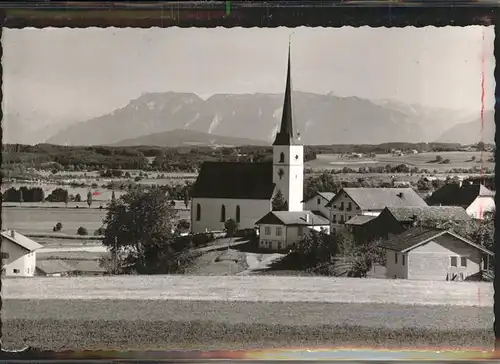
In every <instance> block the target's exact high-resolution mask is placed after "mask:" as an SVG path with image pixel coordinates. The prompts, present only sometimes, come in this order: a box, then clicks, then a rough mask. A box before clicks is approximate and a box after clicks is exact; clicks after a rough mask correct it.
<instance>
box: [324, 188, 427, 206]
mask: <svg viewBox="0 0 500 364" xmlns="http://www.w3.org/2000/svg"><path fill="white" fill-rule="evenodd" d="M343 192H345V193H346V194H347V195H348V196H349V197H350V198H351V199H352V200H353V201H354V203H355V204H357V205H358V206H359V207H360V208H361V209H362V210H383V209H384V208H385V207H386V206H396V207H403V206H427V204H426V203H425V201H424V200H423V199H422V198H421V197H420V196H419V195H418V194H417V193H416V192H415V191H414V190H413V189H412V188H343V189H342V190H341V191H340V192H339V193H337V194H336V195H335V197H334V198H333V199H331V200H330V202H328V203H327V204H326V207H330V206H332V205H333V204H334V203H335V202H336V200H337V199H338V198H340V196H342V195H343Z"/></svg>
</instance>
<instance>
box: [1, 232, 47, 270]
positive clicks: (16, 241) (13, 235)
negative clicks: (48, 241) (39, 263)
mask: <svg viewBox="0 0 500 364" xmlns="http://www.w3.org/2000/svg"><path fill="white" fill-rule="evenodd" d="M0 234H1V236H2V249H1V253H2V276H6V277H33V276H34V275H35V270H36V251H37V250H38V249H41V248H43V246H42V245H40V244H38V243H37V242H35V241H33V240H31V239H30V238H28V237H26V236H24V235H22V234H20V233H18V232H17V231H14V230H6V231H2V232H1V233H0Z"/></svg>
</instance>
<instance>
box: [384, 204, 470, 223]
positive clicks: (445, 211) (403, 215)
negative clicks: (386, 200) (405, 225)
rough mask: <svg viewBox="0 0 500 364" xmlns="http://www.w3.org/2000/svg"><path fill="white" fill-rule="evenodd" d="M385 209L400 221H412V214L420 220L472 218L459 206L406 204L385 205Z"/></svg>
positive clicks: (464, 219) (465, 219) (460, 219)
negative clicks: (405, 205)
mask: <svg viewBox="0 0 500 364" xmlns="http://www.w3.org/2000/svg"><path fill="white" fill-rule="evenodd" d="M386 209H387V210H388V211H389V212H390V213H391V214H392V216H394V217H395V218H396V220H398V221H400V222H406V221H412V220H413V216H416V217H417V218H418V219H420V220H433V221H441V220H454V221H457V220H458V221H468V220H471V219H472V218H471V217H470V216H469V215H468V214H467V211H465V209H464V208H463V207H460V206H423V207H420V206H419V207H417V206H408V207H392V206H389V207H386Z"/></svg>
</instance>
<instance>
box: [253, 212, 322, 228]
mask: <svg viewBox="0 0 500 364" xmlns="http://www.w3.org/2000/svg"><path fill="white" fill-rule="evenodd" d="M307 215H308V216H309V223H308V222H306V216H307ZM255 224H256V225H260V224H269V225H304V226H317V225H328V224H329V221H328V220H327V219H325V218H323V217H321V216H317V215H315V214H314V213H313V212H312V211H271V212H269V213H268V214H266V215H265V216H264V217H263V218H261V219H259V220H258V221H257V222H256V223H255Z"/></svg>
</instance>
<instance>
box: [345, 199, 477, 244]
mask: <svg viewBox="0 0 500 364" xmlns="http://www.w3.org/2000/svg"><path fill="white" fill-rule="evenodd" d="M471 220H472V218H471V217H470V216H469V215H468V214H467V212H466V211H465V209H464V208H462V207H458V206H405V207H393V206H388V207H386V208H385V209H384V210H382V212H381V213H380V215H378V216H355V217H353V218H352V219H351V220H349V221H347V222H346V226H348V227H349V228H350V231H351V232H352V234H353V236H354V239H355V240H356V241H357V242H359V243H364V242H369V241H373V240H376V239H388V238H389V235H391V234H400V233H402V232H403V231H406V230H408V229H410V228H412V227H414V226H415V225H416V224H417V223H418V222H421V221H429V222H434V223H438V222H445V221H471Z"/></svg>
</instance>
